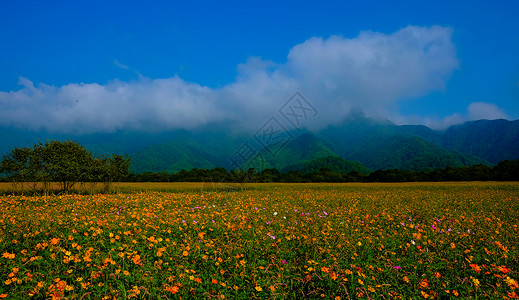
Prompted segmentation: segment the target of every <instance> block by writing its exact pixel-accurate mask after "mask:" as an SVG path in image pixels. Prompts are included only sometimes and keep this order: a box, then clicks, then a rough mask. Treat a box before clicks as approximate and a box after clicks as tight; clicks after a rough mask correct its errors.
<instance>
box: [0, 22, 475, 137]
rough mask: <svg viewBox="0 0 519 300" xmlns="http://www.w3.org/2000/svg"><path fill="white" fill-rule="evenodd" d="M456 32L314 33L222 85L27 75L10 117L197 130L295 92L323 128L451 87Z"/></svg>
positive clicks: (65, 125)
mask: <svg viewBox="0 0 519 300" xmlns="http://www.w3.org/2000/svg"><path fill="white" fill-rule="evenodd" d="M451 35H452V30H451V29H450V28H445V27H439V26H432V27H415V26H409V27H406V28H403V29H401V30H399V31H397V32H395V33H393V34H383V33H375V32H362V33H360V35H359V36H358V37H355V38H345V37H341V36H332V37H330V38H328V39H323V38H320V37H314V38H310V39H309V40H307V41H305V42H303V43H301V44H298V45H296V46H294V47H293V48H292V49H291V50H290V51H289V54H288V57H287V62H286V63H283V64H276V63H274V62H271V61H265V60H262V59H261V58H257V57H255V58H250V59H249V60H248V61H247V62H246V63H244V64H240V65H239V66H238V72H239V75H238V76H237V78H236V80H235V81H234V82H232V83H229V84H227V85H225V86H224V87H222V88H219V89H212V88H208V87H204V86H201V85H199V84H196V83H192V82H186V81H184V80H182V79H181V78H179V77H177V76H175V77H172V78H166V79H149V78H144V77H142V76H140V77H139V79H138V80H136V81H132V82H121V81H118V80H114V81H112V82H110V83H107V84H104V85H101V84H96V83H92V84H85V83H79V84H76V83H72V84H68V85H64V86H61V87H53V86H48V85H45V84H39V85H37V86H34V85H33V84H32V82H30V81H29V80H27V79H23V78H22V79H20V84H21V85H22V86H23V88H21V89H20V90H18V91H11V92H0V125H4V126H5V125H14V126H17V127H27V128H32V129H42V128H43V129H47V130H50V131H69V132H79V133H85V132H102V131H114V130H118V129H144V130H150V129H156V130H163V129H179V128H185V129H192V128H196V127H199V126H205V125H208V124H211V123H214V122H235V123H237V124H240V128H250V127H251V126H252V127H255V126H259V125H260V124H261V123H262V122H263V121H265V120H266V119H267V118H268V117H269V116H270V115H273V114H275V113H276V112H277V110H278V109H279V107H280V106H281V105H282V104H283V103H284V101H285V100H286V99H288V97H290V96H291V95H292V94H293V93H294V92H295V91H300V92H302V93H303V95H305V96H306V98H307V99H308V100H309V101H310V102H311V103H312V104H313V106H314V107H315V108H316V109H317V110H318V111H319V115H318V116H317V117H316V118H314V120H313V121H314V123H308V124H307V125H308V126H311V127H313V128H319V127H322V126H325V125H327V124H331V123H335V122H339V121H340V120H342V119H343V118H344V117H345V116H347V114H348V113H349V112H350V111H351V110H352V109H355V110H361V111H363V112H365V113H366V114H367V115H370V116H383V117H388V116H389V115H390V114H391V113H390V112H392V111H394V107H395V105H396V103H397V102H398V101H399V100H402V99H406V98H411V97H419V96H422V95H425V94H427V93H430V92H431V91H436V90H442V89H443V88H444V86H445V83H446V81H447V80H448V78H449V76H450V74H451V73H452V72H453V71H454V70H455V69H456V68H457V66H458V60H457V58H456V53H455V49H454V45H453V43H452V41H451ZM114 64H115V65H117V66H118V67H121V68H123V69H129V70H131V68H130V67H128V66H126V65H123V64H121V63H119V62H118V61H117V60H115V61H114ZM477 110H478V107H477V106H476V108H475V111H477Z"/></svg>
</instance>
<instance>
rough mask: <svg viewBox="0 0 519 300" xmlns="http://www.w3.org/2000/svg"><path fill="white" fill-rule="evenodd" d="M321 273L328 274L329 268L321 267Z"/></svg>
mask: <svg viewBox="0 0 519 300" xmlns="http://www.w3.org/2000/svg"><path fill="white" fill-rule="evenodd" d="M321 271H322V272H324V273H330V268H326V267H321Z"/></svg>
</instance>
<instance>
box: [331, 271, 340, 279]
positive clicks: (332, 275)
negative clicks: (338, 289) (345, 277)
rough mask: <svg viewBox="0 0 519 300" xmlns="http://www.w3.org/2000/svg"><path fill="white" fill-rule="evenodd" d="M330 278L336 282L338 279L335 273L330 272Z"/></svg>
mask: <svg viewBox="0 0 519 300" xmlns="http://www.w3.org/2000/svg"><path fill="white" fill-rule="evenodd" d="M330 278H331V279H332V280H337V278H339V276H338V275H337V273H335V272H331V273H330Z"/></svg>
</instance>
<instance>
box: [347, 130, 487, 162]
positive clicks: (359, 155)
mask: <svg viewBox="0 0 519 300" xmlns="http://www.w3.org/2000/svg"><path fill="white" fill-rule="evenodd" d="M344 158H345V159H348V160H353V161H358V162H360V163H362V164H363V165H365V166H366V167H368V168H370V169H372V170H377V169H401V170H413V171H424V170H430V169H438V168H445V167H449V166H451V167H462V166H470V165H474V164H489V163H488V162H487V161H485V160H483V159H480V158H477V157H474V156H470V155H467V154H462V153H457V152H453V151H448V150H445V149H443V148H442V147H441V146H439V145H437V144H435V143H432V142H429V141H426V140H424V139H422V138H420V137H417V136H404V135H394V136H387V137H380V136H379V137H378V138H377V139H375V138H366V139H364V140H363V141H359V143H358V144H357V145H356V146H355V147H353V148H352V149H351V151H350V152H348V153H345V156H344Z"/></svg>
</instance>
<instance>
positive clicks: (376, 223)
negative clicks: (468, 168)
mask: <svg viewBox="0 0 519 300" xmlns="http://www.w3.org/2000/svg"><path fill="white" fill-rule="evenodd" d="M168 189H170V190H168ZM120 190H123V191H124V192H121V193H118V194H93V195H57V196H21V195H5V196H0V212H1V213H0V255H1V256H0V280H1V281H0V299H2V298H5V299H29V298H32V299H128V298H135V299H179V298H182V299H191V298H208V299H243V298H258V299H304V298H327V299H330V298H331V299H359V298H365V299H370V298H382V297H383V298H385V299H399V298H402V299H408V298H413V299H416V298H430V299H433V298H435V299H437V298H453V297H459V298H474V299H477V298H492V299H495V298H499V299H516V298H518V296H517V295H518V293H519V283H518V282H519V248H518V247H519V245H518V241H519V238H518V237H519V229H518V225H519V224H518V223H519V183H495V182H494V183H437V184H432V183H430V184H429V183H421V184H325V185H317V184H312V185H304V184H272V185H269V184H263V185H254V186H248V187H247V188H246V189H228V190H225V189H211V188H210V186H205V187H204V186H201V187H200V188H198V187H194V186H193V185H189V184H186V187H185V188H182V184H180V185H178V184H177V185H171V186H169V187H168V186H167V185H163V186H162V187H161V188H158V186H155V187H154V188H148V190H146V191H144V190H138V189H134V190H133V191H132V189H131V188H130V187H129V186H121V187H120Z"/></svg>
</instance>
